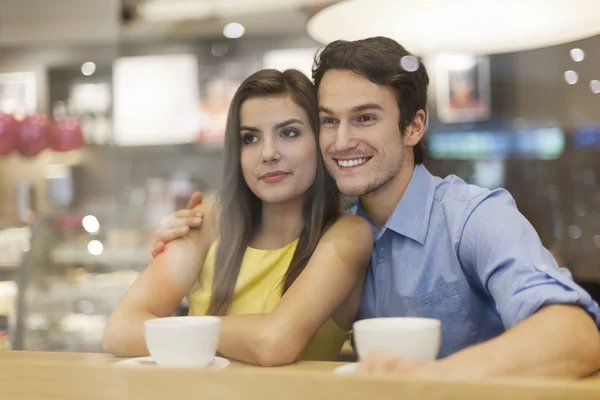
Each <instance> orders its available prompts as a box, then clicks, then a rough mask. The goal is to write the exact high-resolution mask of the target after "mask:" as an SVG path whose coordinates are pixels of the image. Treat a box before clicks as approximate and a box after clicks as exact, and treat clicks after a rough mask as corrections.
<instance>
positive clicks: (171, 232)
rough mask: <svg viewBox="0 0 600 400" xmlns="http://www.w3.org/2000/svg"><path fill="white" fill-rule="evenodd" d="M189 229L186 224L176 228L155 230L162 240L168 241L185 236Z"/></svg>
mask: <svg viewBox="0 0 600 400" xmlns="http://www.w3.org/2000/svg"><path fill="white" fill-rule="evenodd" d="M189 231H190V228H189V227H188V226H187V225H186V226H182V227H181V228H176V229H160V230H159V231H157V232H156V236H158V238H159V239H160V240H162V241H163V242H165V243H168V242H171V241H173V240H175V239H177V238H180V237H182V236H185V235H186V234H187V233H188V232H189Z"/></svg>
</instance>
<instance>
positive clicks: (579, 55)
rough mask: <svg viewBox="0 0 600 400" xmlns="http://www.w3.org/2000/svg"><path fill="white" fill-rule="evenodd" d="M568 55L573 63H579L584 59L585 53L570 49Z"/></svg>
mask: <svg viewBox="0 0 600 400" xmlns="http://www.w3.org/2000/svg"><path fill="white" fill-rule="evenodd" d="M569 53H570V54H571V59H572V60H573V61H575V62H581V61H583V59H584V58H585V52H584V51H583V50H581V49H571V51H570V52H569Z"/></svg>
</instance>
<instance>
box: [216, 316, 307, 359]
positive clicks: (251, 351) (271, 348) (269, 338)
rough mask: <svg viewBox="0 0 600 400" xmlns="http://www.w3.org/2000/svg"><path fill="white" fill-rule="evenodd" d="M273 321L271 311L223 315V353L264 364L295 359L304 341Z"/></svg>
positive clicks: (221, 341)
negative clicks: (278, 326)
mask: <svg viewBox="0 0 600 400" xmlns="http://www.w3.org/2000/svg"><path fill="white" fill-rule="evenodd" d="M271 321H272V319H271V317H270V316H269V315H268V314H251V315H236V316H229V317H222V318H221V340H220V342H219V353H220V354H222V355H223V356H224V357H227V358H231V359H235V360H238V361H242V362H245V363H249V364H256V365H261V366H264V367H271V366H276V365H284V364H289V363H292V362H294V361H295V359H296V358H297V357H298V355H299V354H300V351H301V350H302V348H303V347H304V344H303V343H300V341H299V340H298V338H294V337H290V336H293V335H290V334H288V333H286V330H285V329H281V328H277V327H276V326H274V325H273V324H272V323H271Z"/></svg>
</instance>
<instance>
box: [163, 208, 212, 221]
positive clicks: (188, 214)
mask: <svg viewBox="0 0 600 400" xmlns="http://www.w3.org/2000/svg"><path fill="white" fill-rule="evenodd" d="M203 216H204V214H203V213H202V212H201V211H194V210H188V209H183V210H177V211H175V212H174V213H173V214H171V215H169V216H168V217H166V218H165V219H163V221H165V220H169V219H172V218H193V217H203Z"/></svg>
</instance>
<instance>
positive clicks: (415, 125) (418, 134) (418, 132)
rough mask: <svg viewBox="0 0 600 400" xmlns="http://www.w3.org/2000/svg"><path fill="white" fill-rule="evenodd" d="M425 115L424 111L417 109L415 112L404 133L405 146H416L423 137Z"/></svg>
mask: <svg viewBox="0 0 600 400" xmlns="http://www.w3.org/2000/svg"><path fill="white" fill-rule="evenodd" d="M426 118H427V115H426V114H425V111H423V110H419V111H417V113H416V114H415V117H414V118H413V120H412V122H411V123H410V124H408V126H407V127H406V133H405V135H404V143H405V144H406V145H407V146H416V145H417V143H419V142H420V141H421V139H422V138H423V134H424V133H425V123H426Z"/></svg>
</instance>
